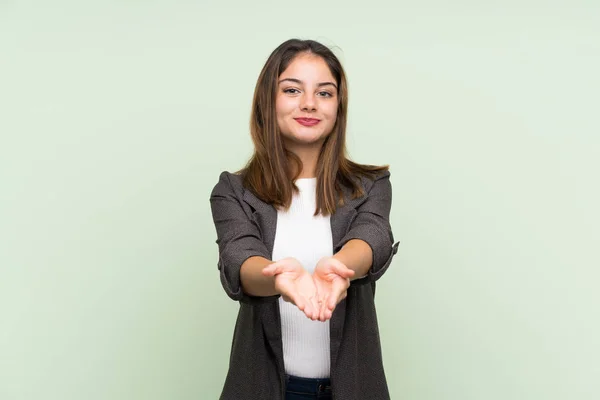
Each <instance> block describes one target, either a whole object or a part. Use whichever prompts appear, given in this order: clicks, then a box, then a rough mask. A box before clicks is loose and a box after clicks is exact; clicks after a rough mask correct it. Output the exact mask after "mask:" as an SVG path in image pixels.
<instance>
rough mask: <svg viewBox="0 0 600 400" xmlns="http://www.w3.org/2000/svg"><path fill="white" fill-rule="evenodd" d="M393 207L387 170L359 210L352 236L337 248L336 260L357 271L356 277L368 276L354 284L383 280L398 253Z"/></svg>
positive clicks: (349, 231)
mask: <svg viewBox="0 0 600 400" xmlns="http://www.w3.org/2000/svg"><path fill="white" fill-rule="evenodd" d="M391 207H392V184H391V182H390V173H389V171H386V172H385V173H383V174H382V175H380V176H378V177H377V178H376V179H375V181H374V182H373V185H372V186H371V188H370V190H369V193H368V194H367V199H366V200H365V201H364V202H363V203H362V204H361V205H360V206H359V207H358V208H357V209H356V217H355V218H354V220H353V221H352V224H351V225H350V229H349V230H348V233H347V234H346V235H345V236H344V238H343V239H342V240H341V241H340V244H339V245H338V246H337V248H336V249H334V250H335V252H334V254H335V255H334V257H335V258H338V259H339V260H340V261H342V262H343V263H344V264H346V265H347V266H348V268H350V269H352V270H355V271H356V275H355V278H361V277H365V279H355V280H353V281H352V284H359V283H366V282H370V281H376V280H377V279H379V278H380V277H381V276H382V275H383V274H384V272H385V271H386V270H387V268H388V267H389V265H390V263H391V261H392V258H393V257H394V255H395V254H396V252H397V251H398V244H399V242H398V243H395V244H394V236H393V234H392V228H391V226H390V222H389V217H390V210H391ZM365 245H367V246H368V247H369V248H370V250H371V251H370V252H369V251H368V250H367V249H366V248H365Z"/></svg>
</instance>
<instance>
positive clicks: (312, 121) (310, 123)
mask: <svg viewBox="0 0 600 400" xmlns="http://www.w3.org/2000/svg"><path fill="white" fill-rule="evenodd" d="M294 119H295V120H296V121H298V123H299V124H301V125H304V126H313V125H316V124H318V123H319V121H321V120H320V119H316V118H294Z"/></svg>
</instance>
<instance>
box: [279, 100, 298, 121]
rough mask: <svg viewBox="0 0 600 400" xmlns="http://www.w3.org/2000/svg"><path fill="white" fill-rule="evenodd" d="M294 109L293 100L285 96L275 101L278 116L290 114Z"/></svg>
mask: <svg viewBox="0 0 600 400" xmlns="http://www.w3.org/2000/svg"><path fill="white" fill-rule="evenodd" d="M293 109H294V104H293V101H290V99H285V98H278V99H277V101H276V102H275V112H276V113H277V116H278V117H284V116H286V115H288V114H289V113H290V112H291V111H292V110H293Z"/></svg>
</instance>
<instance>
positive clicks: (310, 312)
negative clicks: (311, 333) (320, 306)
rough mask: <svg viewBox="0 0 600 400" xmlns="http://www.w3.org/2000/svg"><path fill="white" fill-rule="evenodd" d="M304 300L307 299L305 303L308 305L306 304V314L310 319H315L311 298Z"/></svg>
mask: <svg viewBox="0 0 600 400" xmlns="http://www.w3.org/2000/svg"><path fill="white" fill-rule="evenodd" d="M304 301H305V303H304V304H305V305H306V306H305V307H304V314H305V315H306V316H307V317H308V318H310V319H313V311H314V308H313V305H312V303H311V302H310V300H304Z"/></svg>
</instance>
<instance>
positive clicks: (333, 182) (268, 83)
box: [236, 39, 389, 216]
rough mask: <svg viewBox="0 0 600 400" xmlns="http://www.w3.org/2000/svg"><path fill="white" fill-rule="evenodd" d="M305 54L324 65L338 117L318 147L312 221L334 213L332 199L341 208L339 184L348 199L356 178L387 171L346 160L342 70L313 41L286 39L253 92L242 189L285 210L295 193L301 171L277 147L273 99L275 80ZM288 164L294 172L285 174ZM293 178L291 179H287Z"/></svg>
mask: <svg viewBox="0 0 600 400" xmlns="http://www.w3.org/2000/svg"><path fill="white" fill-rule="evenodd" d="M303 53H309V54H313V55H316V56H319V57H321V58H322V59H323V60H324V61H325V62H326V63H327V65H328V67H329V70H330V71H331V74H332V75H333V77H334V78H335V80H336V83H337V86H338V101H339V104H338V112H337V117H336V122H335V125H334V127H333V130H332V132H331V133H330V134H329V135H328V137H327V138H326V140H325V141H324V143H323V146H322V148H321V152H320V154H319V159H318V161H317V167H316V175H317V188H316V192H317V198H316V204H317V207H316V210H315V214H314V215H315V216H316V215H318V214H319V213H322V214H323V215H328V214H333V213H334V212H335V210H336V207H337V205H336V201H335V199H336V193H337V194H338V195H339V205H343V204H344V199H343V196H342V192H341V188H340V183H343V184H345V185H346V186H349V187H351V188H352V189H353V197H352V198H353V199H354V198H357V197H360V196H362V195H363V194H364V193H363V189H362V186H361V185H360V182H357V178H359V177H360V176H361V175H362V176H368V177H370V178H371V179H374V178H375V176H376V175H378V173H379V172H381V171H387V170H388V168H389V165H384V166H375V165H363V164H358V163H355V162H353V161H351V160H349V159H348V158H347V150H346V120H347V113H348V86H347V81H346V75H345V73H344V69H343V68H342V65H341V63H340V61H339V60H338V58H337V57H336V56H335V54H333V52H332V51H331V50H330V49H329V48H327V47H326V46H324V45H322V44H321V43H319V42H316V41H314V40H300V39H290V40H287V41H285V42H284V43H282V44H281V45H279V47H277V48H276V49H275V50H274V51H273V52H272V53H271V55H270V56H269V58H268V59H267V62H266V63H265V65H264V67H263V69H262V71H261V73H260V75H259V77H258V80H257V82H256V87H255V89H254V99H253V102H252V113H251V116H250V134H251V136H252V141H253V143H254V154H253V155H252V157H251V158H250V160H249V161H248V162H247V164H246V166H245V167H244V168H243V169H242V170H240V171H237V172H236V173H240V174H241V175H242V182H243V185H244V187H246V188H247V189H249V190H251V191H252V192H253V193H254V194H255V195H256V196H257V197H258V198H260V199H261V200H263V201H265V202H267V203H269V204H272V205H273V206H275V207H283V208H284V209H286V210H287V209H288V208H289V207H290V205H291V202H292V194H293V192H298V187H297V186H296V185H295V184H294V183H293V181H294V180H296V178H297V177H298V176H299V175H300V173H301V171H302V162H301V160H300V158H299V157H298V156H296V155H295V154H293V153H292V152H291V151H289V150H287V149H286V148H285V147H284V145H283V142H282V138H281V133H280V131H279V127H278V125H277V116H276V112H275V99H276V94H277V88H278V78H279V76H280V75H281V74H282V73H283V71H285V70H286V68H287V67H288V66H289V65H290V63H291V62H292V61H293V60H294V58H295V57H296V56H298V55H300V54H303ZM290 162H292V163H294V164H295V166H296V168H295V169H292V168H290ZM294 170H295V171H296V172H295V176H292V174H294V172H293V171H294Z"/></svg>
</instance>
